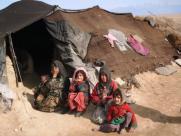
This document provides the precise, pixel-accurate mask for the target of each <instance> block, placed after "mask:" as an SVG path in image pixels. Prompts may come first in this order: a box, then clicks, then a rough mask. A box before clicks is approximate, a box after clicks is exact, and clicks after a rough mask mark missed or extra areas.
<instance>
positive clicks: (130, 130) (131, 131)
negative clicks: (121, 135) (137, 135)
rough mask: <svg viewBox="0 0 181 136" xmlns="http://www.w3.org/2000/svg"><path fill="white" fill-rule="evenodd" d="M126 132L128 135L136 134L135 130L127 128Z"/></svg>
mask: <svg viewBox="0 0 181 136" xmlns="http://www.w3.org/2000/svg"><path fill="white" fill-rule="evenodd" d="M125 130H126V132H128V133H133V132H134V129H133V128H125Z"/></svg>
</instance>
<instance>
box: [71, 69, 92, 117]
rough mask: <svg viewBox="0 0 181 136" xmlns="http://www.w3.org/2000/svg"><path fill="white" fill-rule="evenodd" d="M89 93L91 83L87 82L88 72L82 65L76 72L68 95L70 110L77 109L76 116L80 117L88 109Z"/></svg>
mask: <svg viewBox="0 0 181 136" xmlns="http://www.w3.org/2000/svg"><path fill="white" fill-rule="evenodd" d="M88 94H89V85H88V82H87V72H86V70H85V69H84V68H82V67H81V68H78V69H76V70H75V72H74V75H73V78H72V83H71V84H70V87H69V95H68V103H69V107H70V110H71V111H74V110H76V114H75V116H76V117H79V116H80V115H81V114H82V113H83V112H84V111H85V110H86V107H87V105H88Z"/></svg>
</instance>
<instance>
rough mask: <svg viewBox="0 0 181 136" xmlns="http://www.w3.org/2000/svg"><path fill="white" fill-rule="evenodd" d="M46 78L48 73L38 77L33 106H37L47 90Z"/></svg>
mask: <svg viewBox="0 0 181 136" xmlns="http://www.w3.org/2000/svg"><path fill="white" fill-rule="evenodd" d="M48 79H49V77H48V75H42V76H41V77H40V84H39V85H38V86H37V87H35V89H34V99H35V101H34V106H35V108H37V107H38V106H39V105H40V104H41V102H42V101H43V99H44V98H45V97H46V95H47V93H48V91H49V89H48V88H47V87H46V85H47V81H48Z"/></svg>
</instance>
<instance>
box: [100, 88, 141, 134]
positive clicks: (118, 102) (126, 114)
mask: <svg viewBox="0 0 181 136" xmlns="http://www.w3.org/2000/svg"><path fill="white" fill-rule="evenodd" d="M106 119H107V122H108V123H107V124H103V125H101V126H100V128H99V131H102V132H119V133H120V132H121V130H122V129H123V128H125V129H126V131H127V132H129V131H130V130H131V129H132V128H136V127H137V122H136V117H135V114H134V112H133V111H132V109H131V108H130V107H129V105H128V104H127V103H125V102H124V100H123V97H122V93H121V91H120V90H119V89H117V90H116V91H115V92H114V93H113V101H112V104H111V105H110V107H109V109H108V113H107V117H106Z"/></svg>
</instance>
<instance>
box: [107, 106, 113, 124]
mask: <svg viewBox="0 0 181 136" xmlns="http://www.w3.org/2000/svg"><path fill="white" fill-rule="evenodd" d="M112 111H113V109H112V106H110V107H109V109H108V112H107V117H106V119H107V121H108V122H111V121H112V119H113V116H112V115H113V114H112Z"/></svg>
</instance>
